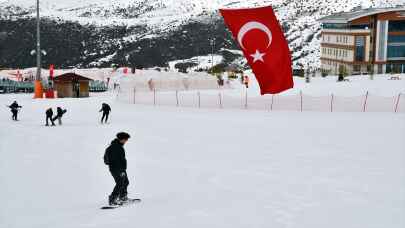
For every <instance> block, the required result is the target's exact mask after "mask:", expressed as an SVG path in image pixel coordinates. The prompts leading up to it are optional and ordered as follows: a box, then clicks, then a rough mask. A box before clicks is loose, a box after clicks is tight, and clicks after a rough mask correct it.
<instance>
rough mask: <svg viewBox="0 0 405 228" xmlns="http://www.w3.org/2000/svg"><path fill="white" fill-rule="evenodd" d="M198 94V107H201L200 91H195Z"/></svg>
mask: <svg viewBox="0 0 405 228" xmlns="http://www.w3.org/2000/svg"><path fill="white" fill-rule="evenodd" d="M197 95H198V108H201V93H200V91H198V92H197Z"/></svg>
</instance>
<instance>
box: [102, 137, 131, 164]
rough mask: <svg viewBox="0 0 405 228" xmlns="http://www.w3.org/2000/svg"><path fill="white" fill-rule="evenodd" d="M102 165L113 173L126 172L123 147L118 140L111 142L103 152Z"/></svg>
mask: <svg viewBox="0 0 405 228" xmlns="http://www.w3.org/2000/svg"><path fill="white" fill-rule="evenodd" d="M104 163H105V164H106V165H108V166H109V168H110V170H111V171H113V172H125V171H126V170H127V159H126V158H125V150H124V145H122V144H121V143H120V141H119V140H118V139H115V140H114V141H112V142H111V145H110V146H109V147H108V148H107V149H106V150H105V154H104Z"/></svg>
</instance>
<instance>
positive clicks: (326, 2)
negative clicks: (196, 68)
mask: <svg viewBox="0 0 405 228" xmlns="http://www.w3.org/2000/svg"><path fill="white" fill-rule="evenodd" d="M35 2H36V1H34V0H0V67H2V66H5V67H26V66H32V65H34V62H33V61H34V58H32V56H29V54H27V53H29V52H30V50H32V49H33V48H34V41H35V31H34V29H35V21H34V19H33V18H34V17H35ZM40 5H41V15H42V16H43V18H44V24H43V27H42V31H43V33H44V36H43V37H44V40H43V48H44V49H45V50H46V51H47V53H49V55H48V57H45V58H44V64H49V63H53V64H56V65H57V66H59V67H69V66H72V67H73V66H74V67H88V66H105V65H110V64H111V63H117V64H125V65H138V66H157V65H160V66H164V65H166V64H167V63H168V62H169V61H173V60H176V59H187V58H191V57H193V56H201V55H208V54H210V53H211V46H210V42H209V41H208V40H209V39H211V38H215V39H216V44H215V47H214V51H215V52H216V53H219V50H222V49H238V46H237V45H236V44H235V43H234V42H233V39H232V38H231V35H230V33H229V32H228V31H227V29H226V28H225V25H224V23H223V20H222V18H221V17H220V16H219V15H218V11H217V9H219V8H239V7H255V6H263V5H272V6H273V8H274V9H275V11H276V13H277V15H278V18H279V20H280V22H281V23H282V25H283V28H284V30H285V33H286V36H287V39H288V40H289V43H290V49H291V50H292V51H293V58H294V63H295V64H297V63H303V64H307V63H310V64H315V65H317V64H319V44H320V41H319V36H320V24H319V23H318V22H317V21H316V20H317V19H319V18H320V17H322V16H325V15H329V14H331V13H334V12H340V11H350V10H353V9H355V8H358V7H362V8H368V7H395V6H398V5H405V0H243V1H242V0H241V1H237V0H192V1H190V0H132V1H131V0H113V1H106V0H87V1H80V0H71V1H62V0H41V1H40ZM66 37H68V38H69V39H66ZM10 44H11V45H10Z"/></svg>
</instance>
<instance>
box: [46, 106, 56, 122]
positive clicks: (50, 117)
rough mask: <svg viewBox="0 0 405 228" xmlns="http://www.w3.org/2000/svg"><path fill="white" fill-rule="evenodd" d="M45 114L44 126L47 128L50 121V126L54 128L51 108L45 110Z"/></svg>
mask: <svg viewBox="0 0 405 228" xmlns="http://www.w3.org/2000/svg"><path fill="white" fill-rule="evenodd" d="M45 114H46V124H45V126H49V123H48V120H50V121H51V123H52V126H55V123H54V122H53V110H52V108H49V109H47V110H46V112H45Z"/></svg>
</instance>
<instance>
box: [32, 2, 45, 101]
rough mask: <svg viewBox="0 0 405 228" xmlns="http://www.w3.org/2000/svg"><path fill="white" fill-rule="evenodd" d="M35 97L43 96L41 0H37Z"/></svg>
mask: <svg viewBox="0 0 405 228" xmlns="http://www.w3.org/2000/svg"><path fill="white" fill-rule="evenodd" d="M34 93H35V95H34V98H42V97H43V88H42V83H41V31H40V16H39V0H37V75H36V78H35V87H34Z"/></svg>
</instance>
